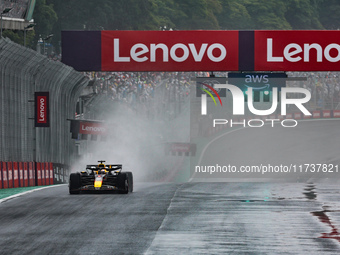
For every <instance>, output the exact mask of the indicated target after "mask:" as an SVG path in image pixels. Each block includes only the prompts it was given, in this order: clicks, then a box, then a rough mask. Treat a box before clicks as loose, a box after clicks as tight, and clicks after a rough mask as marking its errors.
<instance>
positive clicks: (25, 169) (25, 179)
mask: <svg viewBox="0 0 340 255" xmlns="http://www.w3.org/2000/svg"><path fill="white" fill-rule="evenodd" d="M28 180H29V170H28V163H27V162H24V187H28Z"/></svg>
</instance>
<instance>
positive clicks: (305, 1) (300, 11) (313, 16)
mask: <svg viewBox="0 0 340 255" xmlns="http://www.w3.org/2000/svg"><path fill="white" fill-rule="evenodd" d="M286 6H287V12H286V15H285V17H286V19H287V21H288V22H289V23H290V24H291V26H292V28H293V29H323V26H322V24H321V22H320V21H319V13H318V4H317V2H316V1H314V0H287V1H286Z"/></svg>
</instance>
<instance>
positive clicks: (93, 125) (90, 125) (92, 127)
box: [79, 121, 107, 135]
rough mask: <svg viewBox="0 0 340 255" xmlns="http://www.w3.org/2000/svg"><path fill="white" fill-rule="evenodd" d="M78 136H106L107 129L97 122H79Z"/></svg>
mask: <svg viewBox="0 0 340 255" xmlns="http://www.w3.org/2000/svg"><path fill="white" fill-rule="evenodd" d="M79 124H80V125H79V134H85V135H106V133H107V127H106V125H105V124H103V123H99V122H86V121H80V123H79Z"/></svg>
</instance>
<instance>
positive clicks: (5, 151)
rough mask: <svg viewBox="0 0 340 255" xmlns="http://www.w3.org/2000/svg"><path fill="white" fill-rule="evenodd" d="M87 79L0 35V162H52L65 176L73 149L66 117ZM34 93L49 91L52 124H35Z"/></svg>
mask: <svg viewBox="0 0 340 255" xmlns="http://www.w3.org/2000/svg"><path fill="white" fill-rule="evenodd" d="M87 84H88V79H87V78H86V77H85V76H84V75H83V74H82V73H79V72H76V71H74V69H73V68H71V67H69V66H66V65H64V64H62V63H61V62H58V61H53V60H50V59H49V58H47V57H46V56H44V55H41V54H40V53H38V52H36V51H33V50H31V49H28V48H26V47H23V46H21V45H18V44H16V43H13V42H12V41H10V40H9V39H5V38H2V39H0V162H18V163H24V162H32V163H34V164H33V165H34V166H33V168H34V170H35V172H36V171H37V163H41V164H43V162H48V163H52V164H53V170H54V175H55V176H54V177H55V179H58V180H59V179H60V180H62V181H64V179H65V178H64V177H65V176H67V169H68V166H69V165H70V164H71V163H72V160H73V158H72V157H73V155H74V151H75V145H74V141H73V140H72V139H71V137H70V136H71V134H70V123H69V122H68V121H67V119H72V118H74V116H75V111H76V110H75V108H76V102H77V99H78V97H79V96H80V93H81V91H82V89H83V88H84V87H86V86H87ZM35 92H49V97H50V104H49V110H50V127H35V121H34V114H35V113H34V111H35V110H34V107H35V106H34V95H35ZM2 165H4V163H3V164H2ZM1 169H2V168H0V175H1ZM59 172H62V173H63V174H62V175H63V176H62V177H61V176H57V174H55V173H59ZM35 175H36V177H38V176H37V173H35ZM2 177H4V174H3V176H2ZM2 181H3V178H2ZM49 183H50V182H49Z"/></svg>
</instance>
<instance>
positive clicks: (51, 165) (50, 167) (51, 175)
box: [49, 163, 54, 185]
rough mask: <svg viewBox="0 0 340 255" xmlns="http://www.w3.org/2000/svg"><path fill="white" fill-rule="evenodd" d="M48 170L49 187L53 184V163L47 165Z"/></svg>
mask: <svg viewBox="0 0 340 255" xmlns="http://www.w3.org/2000/svg"><path fill="white" fill-rule="evenodd" d="M49 170H50V185H52V184H54V174H53V163H50V164H49Z"/></svg>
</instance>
